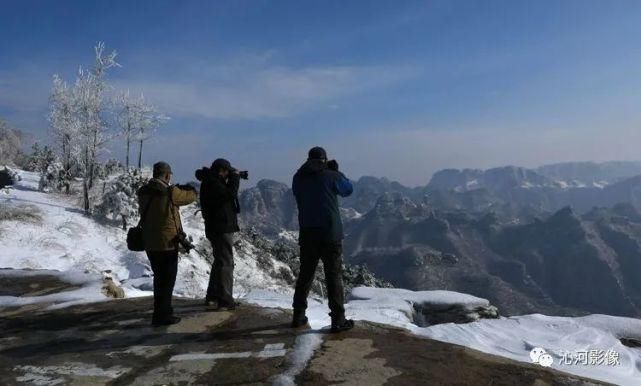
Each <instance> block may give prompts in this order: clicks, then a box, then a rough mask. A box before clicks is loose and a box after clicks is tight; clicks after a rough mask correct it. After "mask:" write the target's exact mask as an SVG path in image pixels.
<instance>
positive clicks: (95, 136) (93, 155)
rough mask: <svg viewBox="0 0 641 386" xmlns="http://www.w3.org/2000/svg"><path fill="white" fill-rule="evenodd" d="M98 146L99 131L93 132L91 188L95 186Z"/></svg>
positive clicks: (90, 170) (90, 171) (90, 172)
mask: <svg viewBox="0 0 641 386" xmlns="http://www.w3.org/2000/svg"><path fill="white" fill-rule="evenodd" d="M97 146H98V132H97V131H94V133H93V144H92V145H91V159H90V161H89V163H90V166H91V168H90V169H89V189H91V188H93V179H94V169H95V167H96V147H97Z"/></svg>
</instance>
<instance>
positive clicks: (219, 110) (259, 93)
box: [116, 63, 416, 120]
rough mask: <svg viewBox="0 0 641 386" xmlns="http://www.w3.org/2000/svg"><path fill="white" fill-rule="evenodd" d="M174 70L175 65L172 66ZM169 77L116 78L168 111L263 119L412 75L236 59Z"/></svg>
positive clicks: (325, 104) (399, 70) (331, 104)
mask: <svg viewBox="0 0 641 386" xmlns="http://www.w3.org/2000/svg"><path fill="white" fill-rule="evenodd" d="M178 71H179V70H178ZM185 73H186V74H189V75H188V76H183V77H182V78H181V76H180V74H176V76H175V77H173V78H171V79H149V78H147V79H144V80H133V81H122V82H117V83H116V85H117V86H118V87H120V88H129V89H131V90H132V91H140V92H144V93H145V94H146V95H147V96H149V98H150V99H151V100H153V101H154V102H155V103H157V104H158V105H159V106H160V107H161V108H162V109H163V110H164V111H166V112H167V113H169V114H173V115H179V116H200V117H204V118H210V119H231V120H233V119H264V118H282V117H289V116H293V115H296V114H299V113H302V112H305V111H308V110H310V109H318V108H320V109H323V108H327V109H331V108H336V106H337V104H339V101H340V99H341V98H344V97H348V96H355V95H358V94H359V93H363V92H367V91H369V90H373V89H377V88H381V87H384V86H386V85H389V84H392V83H394V82H398V81H401V80H404V79H407V78H410V77H411V76H413V74H415V73H416V71H415V70H413V69H411V68H407V67H378V66H369V67H359V66H310V67H303V68H293V67H286V66H276V65H261V66H253V65H252V66H247V65H242V64H241V65H239V64H237V63H235V64H231V65H222V66H214V67H205V66H204V67H203V69H202V71H200V72H194V71H191V70H186V71H185Z"/></svg>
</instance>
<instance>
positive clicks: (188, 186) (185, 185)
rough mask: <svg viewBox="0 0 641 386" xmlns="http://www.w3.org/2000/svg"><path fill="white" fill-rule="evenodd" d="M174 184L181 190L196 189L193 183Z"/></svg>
mask: <svg viewBox="0 0 641 386" xmlns="http://www.w3.org/2000/svg"><path fill="white" fill-rule="evenodd" d="M174 186H175V187H177V188H178V189H181V190H193V191H194V192H195V191H196V187H194V186H193V185H189V184H184V185H181V184H176V185H174Z"/></svg>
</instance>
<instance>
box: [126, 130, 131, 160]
mask: <svg viewBox="0 0 641 386" xmlns="http://www.w3.org/2000/svg"><path fill="white" fill-rule="evenodd" d="M130 146H131V124H130V123H129V122H127V157H126V159H125V165H126V166H127V170H129V148H130Z"/></svg>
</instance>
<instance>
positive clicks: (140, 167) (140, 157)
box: [138, 139, 143, 170]
mask: <svg viewBox="0 0 641 386" xmlns="http://www.w3.org/2000/svg"><path fill="white" fill-rule="evenodd" d="M142 141H143V140H142V139H141V140H140V149H139V150H138V169H139V170H140V169H142Z"/></svg>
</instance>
